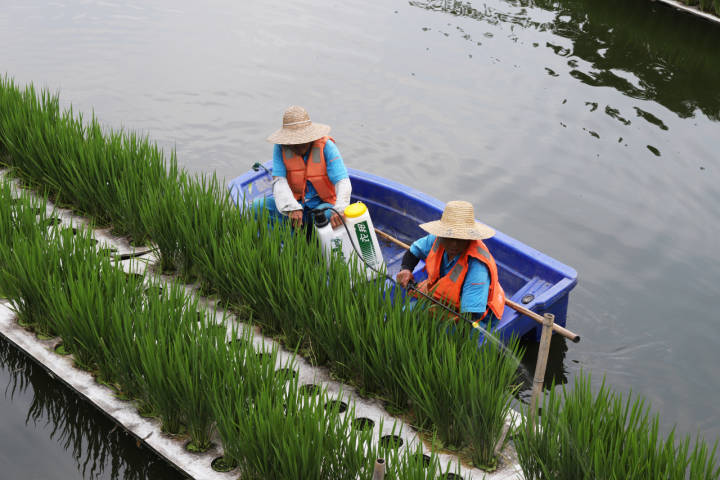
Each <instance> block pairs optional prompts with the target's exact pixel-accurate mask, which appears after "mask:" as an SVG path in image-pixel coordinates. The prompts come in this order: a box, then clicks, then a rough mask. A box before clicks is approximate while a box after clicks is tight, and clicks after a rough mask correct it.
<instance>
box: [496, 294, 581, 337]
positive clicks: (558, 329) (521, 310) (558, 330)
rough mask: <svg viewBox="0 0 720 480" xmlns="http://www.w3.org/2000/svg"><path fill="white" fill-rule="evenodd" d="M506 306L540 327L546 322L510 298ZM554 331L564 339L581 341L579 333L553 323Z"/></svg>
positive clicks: (507, 299) (506, 300)
mask: <svg viewBox="0 0 720 480" xmlns="http://www.w3.org/2000/svg"><path fill="white" fill-rule="evenodd" d="M505 305H507V306H508V307H510V308H512V309H513V310H515V311H516V312H518V313H522V314H523V315H525V316H528V317H530V318H532V319H533V320H535V321H536V322H538V323H539V324H540V325H542V324H543V322H544V320H543V317H541V316H540V315H538V314H537V313H535V312H533V311H532V310H530V309H529V308H525V307H523V306H522V305H520V304H519V303H516V302H513V301H512V300H510V299H509V298H506V299H505ZM552 329H553V332H555V333H557V334H558V335H562V336H563V337H565V338H567V339H568V340H572V341H573V342H575V343H578V342H579V341H580V335H578V334H577V333H573V332H571V331H570V330H568V329H567V328H565V327H561V326H560V325H558V324H556V323H553V327H552Z"/></svg>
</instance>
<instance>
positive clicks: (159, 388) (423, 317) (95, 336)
mask: <svg viewBox="0 0 720 480" xmlns="http://www.w3.org/2000/svg"><path fill="white" fill-rule="evenodd" d="M0 159H1V161H2V163H3V165H4V166H5V167H7V168H8V169H9V171H10V173H11V174H12V175H14V176H15V177H17V178H18V179H20V180H21V181H22V182H23V183H24V184H25V185H26V186H30V187H32V188H33V189H34V190H35V191H36V192H38V193H41V194H43V195H45V196H47V197H48V198H50V199H52V200H53V202H54V203H55V204H56V205H59V206H62V207H70V208H72V209H73V210H75V211H76V212H78V213H80V214H82V215H86V216H89V217H91V218H92V219H93V220H94V221H95V222H96V224H98V225H99V226H107V227H111V228H112V229H113V231H114V233H115V234H118V235H123V236H125V237H126V238H128V239H130V241H131V242H134V243H135V244H145V243H149V242H153V244H154V245H155V246H156V248H157V250H158V255H159V262H158V264H157V267H158V268H159V269H160V270H161V271H162V272H164V273H172V274H174V275H175V278H176V279H180V280H184V281H187V282H194V283H195V284H196V285H199V290H200V292H201V293H203V294H205V295H208V296H213V297H215V298H217V299H218V301H220V302H222V305H223V306H224V307H226V308H227V309H228V310H229V311H230V312H232V313H234V314H235V315H237V316H238V317H239V318H241V319H243V320H246V321H252V322H255V323H256V324H257V325H259V326H260V327H261V329H262V332H263V334H265V335H266V336H271V337H274V338H275V339H277V340H278V341H280V342H281V343H282V344H283V345H284V346H285V347H287V348H288V349H290V350H291V351H298V352H300V354H301V355H302V356H303V357H305V358H307V359H308V360H309V361H310V362H312V363H313V364H315V365H320V366H325V367H327V369H328V371H329V372H330V374H331V375H332V376H333V377H334V378H336V379H339V380H341V381H343V382H345V383H346V384H350V385H351V386H352V387H351V388H354V389H356V390H358V391H360V392H361V393H363V394H364V395H367V396H371V397H374V398H376V399H378V400H381V401H382V402H383V403H384V404H385V406H386V408H387V409H388V410H390V411H392V412H394V413H396V414H398V415H400V416H402V417H403V418H404V419H406V420H407V421H408V422H410V423H411V424H412V425H413V427H414V428H416V429H417V430H418V431H419V432H420V433H421V435H422V436H424V438H425V440H426V441H427V443H431V444H432V445H433V446H434V447H435V448H442V449H445V450H446V451H447V450H450V451H453V452H456V453H457V454H459V455H461V456H462V458H463V459H464V461H465V462H466V463H470V462H472V464H474V465H475V466H479V467H483V468H487V469H492V468H494V467H495V465H496V464H497V463H498V457H497V455H496V452H497V451H498V448H499V447H502V446H503V439H504V435H503V434H504V432H503V426H504V425H505V422H506V419H507V417H508V413H509V411H510V402H511V400H512V397H513V394H514V393H515V392H516V389H517V385H516V383H517V382H518V378H517V374H516V363H515V361H514V360H513V356H512V355H505V354H504V353H503V352H502V351H501V350H499V349H498V348H497V347H495V346H494V345H495V344H494V343H493V342H485V346H484V347H483V348H480V349H478V348H477V342H476V341H467V339H468V337H469V336H470V335H471V332H469V331H468V330H467V329H466V328H464V326H463V325H462V324H459V325H457V326H455V328H454V329H448V324H447V323H444V322H442V321H440V320H438V319H436V318H434V317H433V316H432V313H431V312H425V311H418V310H415V311H411V310H410V309H407V308H404V305H403V303H402V301H401V300H400V299H399V298H395V299H391V298H389V294H388V293H387V292H385V288H384V285H383V283H382V282H364V281H361V279H360V278H358V277H357V273H353V272H354V271H350V270H348V269H347V268H346V267H345V265H343V264H341V263H338V262H333V263H332V264H331V265H330V268H329V269H327V268H326V266H325V261H324V259H323V257H322V253H321V252H320V250H319V249H318V248H317V247H316V246H315V244H314V243H313V242H307V241H305V239H304V238H299V237H301V236H298V235H293V232H292V231H291V230H290V229H289V227H288V226H286V225H276V226H275V228H273V229H270V228H268V222H267V219H266V218H256V217H255V216H254V215H251V214H249V212H246V211H242V210H239V209H238V208H237V207H236V206H234V205H233V204H232V202H231V201H230V200H229V199H228V198H227V196H226V195H225V192H224V189H223V188H222V186H221V185H220V184H219V182H218V181H217V180H216V179H215V178H214V177H202V178H192V177H190V176H188V175H187V174H186V173H185V172H184V171H182V170H180V169H179V168H178V167H177V164H176V161H175V157H174V155H171V156H170V160H169V161H167V162H166V161H165V159H164V156H163V154H162V152H161V151H160V150H158V149H157V147H155V146H154V145H151V144H150V143H149V142H148V140H147V139H141V138H138V137H136V136H134V135H132V134H127V133H113V132H109V133H108V132H105V131H103V129H102V128H101V127H100V126H99V124H98V122H97V121H96V120H95V119H94V118H93V119H91V120H90V122H89V123H88V124H85V123H84V122H83V120H82V118H80V117H79V116H78V117H75V116H74V115H73V113H72V111H71V110H66V111H60V108H59V102H58V99H57V97H55V96H52V95H50V94H48V93H47V92H41V93H40V94H39V95H38V94H37V93H36V92H35V91H34V89H33V88H32V87H28V88H26V89H24V90H22V91H21V90H20V89H18V88H17V87H16V86H15V85H14V84H13V82H12V81H11V80H8V79H4V80H2V82H1V83H0ZM0 190H1V191H2V192H3V193H2V198H0V235H1V236H0V292H2V293H3V295H4V296H6V297H8V298H10V299H11V300H12V305H13V308H14V309H15V310H16V311H17V316H18V321H19V322H20V323H21V324H23V325H25V326H27V327H28V328H32V329H33V330H34V331H36V332H38V333H39V334H42V335H44V336H46V337H50V336H55V335H58V336H59V337H60V338H62V341H63V346H64V348H65V349H66V350H68V351H70V352H71V353H72V354H73V358H74V361H75V363H76V364H78V365H79V366H80V367H82V368H85V369H89V370H91V371H92V372H94V374H95V375H97V377H98V378H99V379H101V380H102V381H103V382H104V383H106V384H108V385H109V386H110V387H114V388H115V389H117V391H118V394H119V395H123V396H125V397H128V398H132V399H134V401H135V402H136V405H137V407H138V408H139V409H140V411H141V412H142V413H144V414H149V415H157V416H159V418H160V421H161V423H162V426H163V429H164V430H165V431H166V432H169V433H171V434H178V433H179V432H184V433H183V434H185V435H187V438H188V439H189V441H190V448H192V449H194V450H203V449H204V448H208V446H209V443H210V442H212V439H213V438H214V437H213V434H217V435H218V438H219V439H220V442H221V443H222V448H223V451H224V453H225V457H224V460H223V462H224V463H225V464H226V465H227V466H233V465H234V464H235V463H237V465H238V467H237V468H238V469H239V470H238V471H240V472H242V474H243V478H358V477H359V478H369V476H370V475H371V474H372V471H371V470H372V468H371V467H372V463H373V461H374V457H375V456H379V455H385V456H387V457H388V466H389V472H388V475H389V476H390V477H391V478H426V476H428V475H429V474H428V470H427V469H426V466H427V465H426V464H427V463H429V464H430V470H429V471H439V467H438V460H437V457H436V456H435V455H434V454H433V455H431V456H430V457H429V458H427V459H426V458H425V457H423V456H422V452H423V450H422V448H421V447H422V446H421V445H420V444H419V443H418V444H416V445H415V446H414V450H412V449H411V450H408V449H405V448H403V449H397V447H398V446H399V443H400V442H399V440H398V439H397V438H395V437H385V436H384V435H381V437H382V438H373V437H372V435H370V434H369V433H368V432H366V431H365V430H364V429H361V428H357V427H359V426H361V424H362V423H363V422H355V421H353V420H352V418H353V415H352V410H353V405H350V407H349V410H348V411H344V409H345V408H346V407H344V406H343V403H340V402H338V401H337V400H340V399H331V398H330V397H328V396H327V393H326V392H324V391H322V390H320V391H319V392H318V391H315V389H313V388H306V387H304V386H303V385H300V382H299V380H298V378H297V377H296V376H295V375H292V374H290V375H288V371H287V370H284V369H281V370H276V367H277V366H278V365H277V364H276V363H277V355H278V351H277V350H271V351H270V352H269V354H263V355H257V353H258V352H256V351H255V350H254V349H253V348H252V347H251V345H250V344H251V343H252V342H250V341H249V340H250V339H249V337H244V336H243V333H242V332H244V330H243V331H240V330H239V329H237V328H235V330H233V328H234V327H233V326H232V323H229V321H228V319H226V318H221V319H220V320H217V319H216V320H215V321H212V322H211V321H209V320H202V319H201V321H200V322H198V318H199V317H198V314H197V311H198V304H197V301H195V300H192V299H191V298H190V297H188V296H187V294H186V291H185V288H184V287H182V286H181V285H179V284H177V283H175V284H174V285H171V286H168V287H164V288H160V287H157V288H155V289H151V290H150V291H148V292H146V291H145V285H144V283H143V279H142V278H139V277H135V276H130V277H128V276H127V275H125V273H123V272H122V271H121V270H120V269H119V268H118V265H117V263H114V262H113V261H111V260H110V259H109V258H108V256H107V252H102V251H101V250H99V249H98V247H97V246H96V245H95V244H94V243H93V239H92V238H91V237H90V235H89V234H88V233H87V232H85V231H84V230H82V229H79V230H77V232H73V231H72V229H68V228H61V226H59V225H51V226H49V227H47V226H46V223H47V222H46V221H45V218H44V217H43V214H42V210H43V208H44V204H42V203H39V204H38V203H35V204H33V200H30V199H25V200H22V199H21V200H20V201H19V203H17V202H14V201H13V200H12V199H11V198H10V197H11V195H10V193H7V192H10V188H9V186H7V185H6V184H3V186H2V188H1V189H0ZM38 209H40V218H39V221H38V218H37V217H36V215H37V213H38ZM73 233H77V234H75V235H74V234H73ZM353 275H355V276H353ZM350 285H353V287H350ZM393 300H394V301H393ZM218 324H219V325H220V327H219V328H218V327H217V326H216V325H218ZM228 330H230V332H231V334H232V335H231V336H230V337H229V338H230V339H231V340H233V341H231V342H230V343H228V342H227V341H226V340H227V339H228V338H227V337H226V335H227V332H228ZM238 337H240V340H239V341H235V339H237V338H238ZM509 348H510V350H511V351H514V352H515V353H516V354H518V353H519V352H518V347H517V344H516V343H515V342H511V344H510V345H509ZM280 366H282V367H284V368H293V367H292V365H280ZM280 372H282V373H280ZM602 394H603V392H599V394H598V397H592V395H591V397H590V398H591V399H592V398H597V399H600V398H601V395H602ZM585 395H586V393H585V391H584V390H583V389H575V390H573V391H571V392H567V393H566V396H565V397H564V400H565V402H566V403H567V404H572V402H573V399H575V398H577V399H578V400H577V402H578V403H579V404H582V403H581V400H582V399H584V398H585ZM556 398H557V397H552V396H551V398H550V400H548V402H551V403H549V404H547V405H546V406H545V408H543V412H545V411H554V410H552V408H550V405H555V404H553V403H552V402H553V401H556V400H554V399H556ZM617 398H619V397H617ZM583 405H585V406H584V407H583V408H588V407H587V405H595V404H594V403H592V401H591V402H590V403H586V404H583ZM628 406H629V408H631V409H633V411H634V410H636V409H638V408H640V407H638V403H637V402H635V403H634V404H631V403H628ZM557 411H559V412H567V415H559V416H557V417H553V418H557V421H558V422H559V425H558V426H557V428H559V429H560V431H561V432H568V435H566V436H562V435H561V436H557V435H555V434H553V435H555V436H552V435H551V436H550V437H543V436H542V432H544V431H546V430H545V429H547V427H545V429H543V430H538V429H536V428H535V427H534V426H531V425H527V424H524V425H522V426H520V427H519V430H518V431H517V432H514V433H513V435H514V438H515V442H516V443H517V444H518V448H519V449H520V447H521V446H522V448H525V450H522V451H520V458H521V463H522V465H523V468H524V469H525V471H526V475H528V478H578V477H577V476H573V475H576V474H577V469H575V470H569V467H570V466H571V465H575V464H578V463H579V464H580V465H581V470H582V472H581V473H582V474H581V476H580V478H582V477H586V478H605V477H604V476H603V472H604V470H602V469H600V468H599V467H601V465H597V464H598V463H599V462H601V461H602V462H605V463H613V462H614V461H615V460H616V458H621V457H622V456H623V455H625V456H628V455H630V456H636V457H637V458H644V459H646V460H647V462H650V463H652V462H657V461H664V460H668V459H669V458H670V456H669V453H668V450H667V448H668V447H666V446H664V447H663V449H661V448H659V447H658V445H660V443H662V444H663V445H671V446H672V445H675V442H674V437H673V436H672V435H671V436H670V437H668V439H667V440H666V441H665V442H659V441H658V438H659V434H658V433H657V429H656V428H655V429H654V430H653V429H650V430H649V433H648V434H647V435H638V436H635V437H629V436H627V435H626V436H620V438H619V439H618V443H614V444H611V447H612V448H610V446H608V447H607V448H606V449H605V450H600V449H590V447H589V445H593V442H592V441H591V440H592V438H593V437H594V435H596V434H598V435H599V434H600V433H602V432H601V428H603V427H602V426H603V425H605V424H606V423H607V422H617V423H618V424H620V425H624V422H625V420H626V418H627V417H623V416H622V409H620V410H616V409H609V410H607V415H608V418H604V417H603V421H598V422H597V423H593V424H589V426H588V424H587V423H584V422H583V418H585V417H584V415H586V414H588V415H589V414H591V413H593V412H592V411H588V412H584V413H583V414H581V413H578V411H575V412H576V413H575V414H574V415H571V414H570V413H571V412H572V411H569V410H567V409H560V408H559V407H558V408H557ZM580 411H581V410H580ZM348 413H350V414H348ZM546 418H551V417H550V416H549V415H547V414H544V415H543V416H542V417H541V421H540V423H541V425H542V422H544V421H545V419H546ZM638 418H639V419H640V420H641V424H642V422H648V421H649V420H648V412H647V411H645V410H643V411H641V412H640V413H639V417H638ZM318 426H319V427H320V428H318ZM583 429H585V430H583ZM548 431H552V430H548ZM578 431H580V432H581V434H578V433H577V432H578ZM618 431H619V430H618ZM290 432H292V434H291V433H290ZM577 435H580V436H577ZM399 438H400V439H401V438H402V437H399ZM558 438H559V439H561V441H562V442H564V443H563V445H561V446H562V447H563V448H560V446H556V445H555V441H556V439H558ZM625 438H633V442H634V443H632V444H629V443H623V442H624V439H625ZM581 440H585V441H586V443H582V441H581ZM565 443H567V444H568V445H565ZM603 445H605V444H603ZM682 445H689V440H686V442H685V443H684V444H683V443H681V444H680V445H679V446H678V448H677V449H676V450H673V452H675V451H677V453H676V454H675V455H676V456H674V457H672V458H673V461H674V462H679V463H680V464H682V465H684V467H683V468H680V467H678V468H676V469H675V470H673V473H672V475H670V476H668V477H667V478H685V476H684V475H680V476H675V475H676V474H677V472H680V471H682V472H685V473H686V474H687V475H688V476H690V477H691V478H716V477H717V475H718V473H720V472H719V467H717V462H716V459H715V449H712V451H709V449H707V448H706V447H705V444H704V442H703V441H702V440H697V442H696V443H695V445H696V447H695V450H692V451H691V450H689V449H688V448H685V449H683V446H682ZM697 445H699V447H698V446H697ZM625 447H628V448H625ZM630 447H631V448H630ZM587 454H592V455H593V456H592V457H591V460H587V459H584V460H583V461H582V462H580V461H579V460H578V459H577V457H578V456H579V455H587ZM558 456H560V457H561V460H562V461H561V462H559V463H558V462H557V457H558ZM532 459H535V460H532ZM533 462H534V463H533ZM647 462H646V463H642V462H640V463H637V464H633V465H634V466H635V467H636V469H635V470H633V471H632V472H637V475H635V474H634V473H632V472H631V473H630V476H633V475H635V477H634V478H646V477H644V476H643V475H642V474H643V473H646V472H647V471H651V470H643V468H646V466H647ZM683 462H684V463H683ZM501 466H502V465H501ZM566 472H572V474H573V475H570V473H567V475H565V474H566ZM594 472H598V474H597V475H595V473H594ZM511 473H513V472H511ZM430 475H431V474H430ZM470 475H472V474H470ZM503 475H504V474H503ZM513 475H514V473H513ZM564 475H565V476H564ZM465 478H469V477H465Z"/></svg>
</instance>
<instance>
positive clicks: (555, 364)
mask: <svg viewBox="0 0 720 480" xmlns="http://www.w3.org/2000/svg"><path fill="white" fill-rule="evenodd" d="M520 346H521V347H522V348H523V349H524V350H525V355H524V356H523V358H522V364H523V366H524V367H525V368H526V369H527V371H528V376H529V378H525V379H524V381H523V385H522V387H521V388H522V390H521V391H520V393H519V397H520V400H521V401H523V402H524V403H527V404H529V403H530V394H531V393H532V381H533V378H534V376H535V365H536V363H537V354H538V348H539V346H540V344H539V342H536V341H535V339H534V338H533V339H532V340H525V339H523V340H522V341H521V342H520ZM567 351H568V346H567V341H566V340H565V338H564V337H561V336H560V335H553V336H552V339H551V340H550V353H549V354H548V360H547V367H546V370H545V380H544V383H543V389H544V390H549V389H550V388H552V387H553V386H555V385H565V384H566V383H567V382H568V377H567V374H568V372H567V370H566V368H565V354H566V353H567Z"/></svg>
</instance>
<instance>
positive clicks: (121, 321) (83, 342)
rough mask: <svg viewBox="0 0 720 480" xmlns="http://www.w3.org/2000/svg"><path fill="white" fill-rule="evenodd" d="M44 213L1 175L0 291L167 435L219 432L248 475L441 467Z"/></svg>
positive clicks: (414, 472)
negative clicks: (364, 425)
mask: <svg viewBox="0 0 720 480" xmlns="http://www.w3.org/2000/svg"><path fill="white" fill-rule="evenodd" d="M38 211H40V212H41V213H40V215H39V217H38V216H36V215H37V212H38ZM44 212H45V204H44V202H43V201H42V200H35V199H33V198H31V197H28V196H26V195H23V196H21V197H20V198H19V199H18V200H15V199H13V198H12V195H11V190H10V187H9V185H8V183H7V182H5V181H3V182H2V183H0V287H1V288H2V292H3V293H4V295H6V296H7V297H8V298H9V299H10V300H11V304H12V307H13V309H14V310H15V311H16V313H17V319H18V322H20V323H21V324H22V325H24V326H25V327H27V328H31V329H33V330H35V331H36V332H37V333H38V334H41V335H43V336H46V337H51V336H59V337H60V338H61V339H62V345H63V349H64V353H66V352H69V353H72V355H73V358H74V361H75V363H76V364H77V366H79V367H80V368H83V369H85V370H88V371H91V372H93V373H94V374H95V375H96V378H97V380H98V381H99V382H101V383H104V384H106V385H108V386H110V387H111V388H114V389H115V390H116V392H117V394H118V395H119V396H122V397H123V398H126V399H132V400H134V401H135V402H136V404H137V406H138V409H139V411H140V412H141V413H144V414H146V415H152V416H157V417H159V418H160V420H161V422H162V428H163V430H164V431H165V432H166V433H169V434H175V435H180V434H182V433H183V432H186V434H187V436H188V437H189V439H190V442H189V444H188V448H190V449H191V450H197V451H202V450H206V449H207V448H209V447H210V442H211V440H212V438H213V433H214V432H215V431H216V432H217V433H218V434H219V437H220V438H221V440H222V446H223V449H224V461H225V462H226V463H228V464H237V465H238V466H239V470H240V472H241V474H242V478H251V479H252V478H257V479H261V478H262V479H265V478H278V479H281V478H287V479H291V478H292V479H295V478H317V479H321V478H333V479H353V480H354V479H357V478H371V477H372V473H373V466H374V461H375V459H376V458H378V457H385V458H387V460H388V466H389V472H388V473H389V476H390V478H396V479H400V478H402V479H407V478H410V479H412V478H415V479H425V478H428V476H430V477H431V478H432V477H434V475H432V474H431V472H436V471H438V470H439V465H438V460H437V457H436V456H434V455H433V456H432V457H423V455H422V449H421V447H420V446H418V447H417V448H415V449H404V450H402V451H398V449H397V448H394V447H393V445H389V446H382V442H379V441H376V442H374V441H373V438H374V436H373V433H372V430H367V429H358V428H354V427H353V425H352V419H353V417H354V407H353V406H352V405H351V406H350V409H349V412H348V413H346V414H342V412H341V407H340V404H339V403H337V402H335V403H333V402H331V399H330V397H329V395H328V393H327V391H325V390H322V391H320V392H317V393H315V394H310V395H308V394H304V393H302V392H301V390H300V389H299V388H298V385H297V378H296V376H294V375H288V374H287V371H288V370H287V369H288V368H292V364H293V362H292V361H290V362H287V364H286V365H284V367H285V368H283V369H276V363H277V355H278V350H277V348H273V349H272V350H270V351H268V352H258V351H256V350H255V349H254V348H253V346H252V337H251V330H250V329H245V330H244V331H242V332H238V331H237V328H236V327H230V328H229V325H228V322H227V321H226V319H225V318H220V319H218V318H213V317H208V316H206V315H199V314H198V305H197V300H196V299H193V298H191V297H189V296H188V295H187V293H186V292H185V289H184V287H183V286H182V285H180V284H178V283H175V284H172V285H166V286H164V287H163V288H159V287H157V286H156V288H147V286H146V285H145V284H144V283H143V280H144V279H143V277H142V276H137V275H127V274H126V273H125V272H124V271H123V270H122V269H121V268H119V265H117V263H116V262H115V261H113V260H111V259H110V258H109V257H108V256H107V255H104V254H103V253H101V252H100V251H99V250H98V249H97V246H96V245H95V244H94V242H93V239H92V237H91V235H90V233H89V231H86V230H83V229H80V230H79V231H77V232H74V231H73V230H72V229H70V228H60V227H59V226H52V227H49V228H48V227H46V226H45V220H46V218H45V214H44ZM228 329H229V330H230V335H229V340H230V341H228ZM380 431H382V425H381V428H380ZM428 463H429V465H428Z"/></svg>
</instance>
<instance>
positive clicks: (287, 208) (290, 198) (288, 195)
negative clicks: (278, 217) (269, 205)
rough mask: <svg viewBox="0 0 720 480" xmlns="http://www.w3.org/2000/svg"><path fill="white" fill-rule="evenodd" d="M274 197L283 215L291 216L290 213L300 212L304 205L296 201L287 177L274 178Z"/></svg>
mask: <svg viewBox="0 0 720 480" xmlns="http://www.w3.org/2000/svg"><path fill="white" fill-rule="evenodd" d="M272 190H273V197H275V206H276V207H277V209H278V211H279V212H280V213H282V214H283V215H289V214H290V212H294V211H297V210H300V211H301V212H302V205H300V203H299V202H298V201H297V200H295V196H294V195H293V193H292V190H291V189H290V184H288V182H287V178H285V177H273V188H272Z"/></svg>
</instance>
